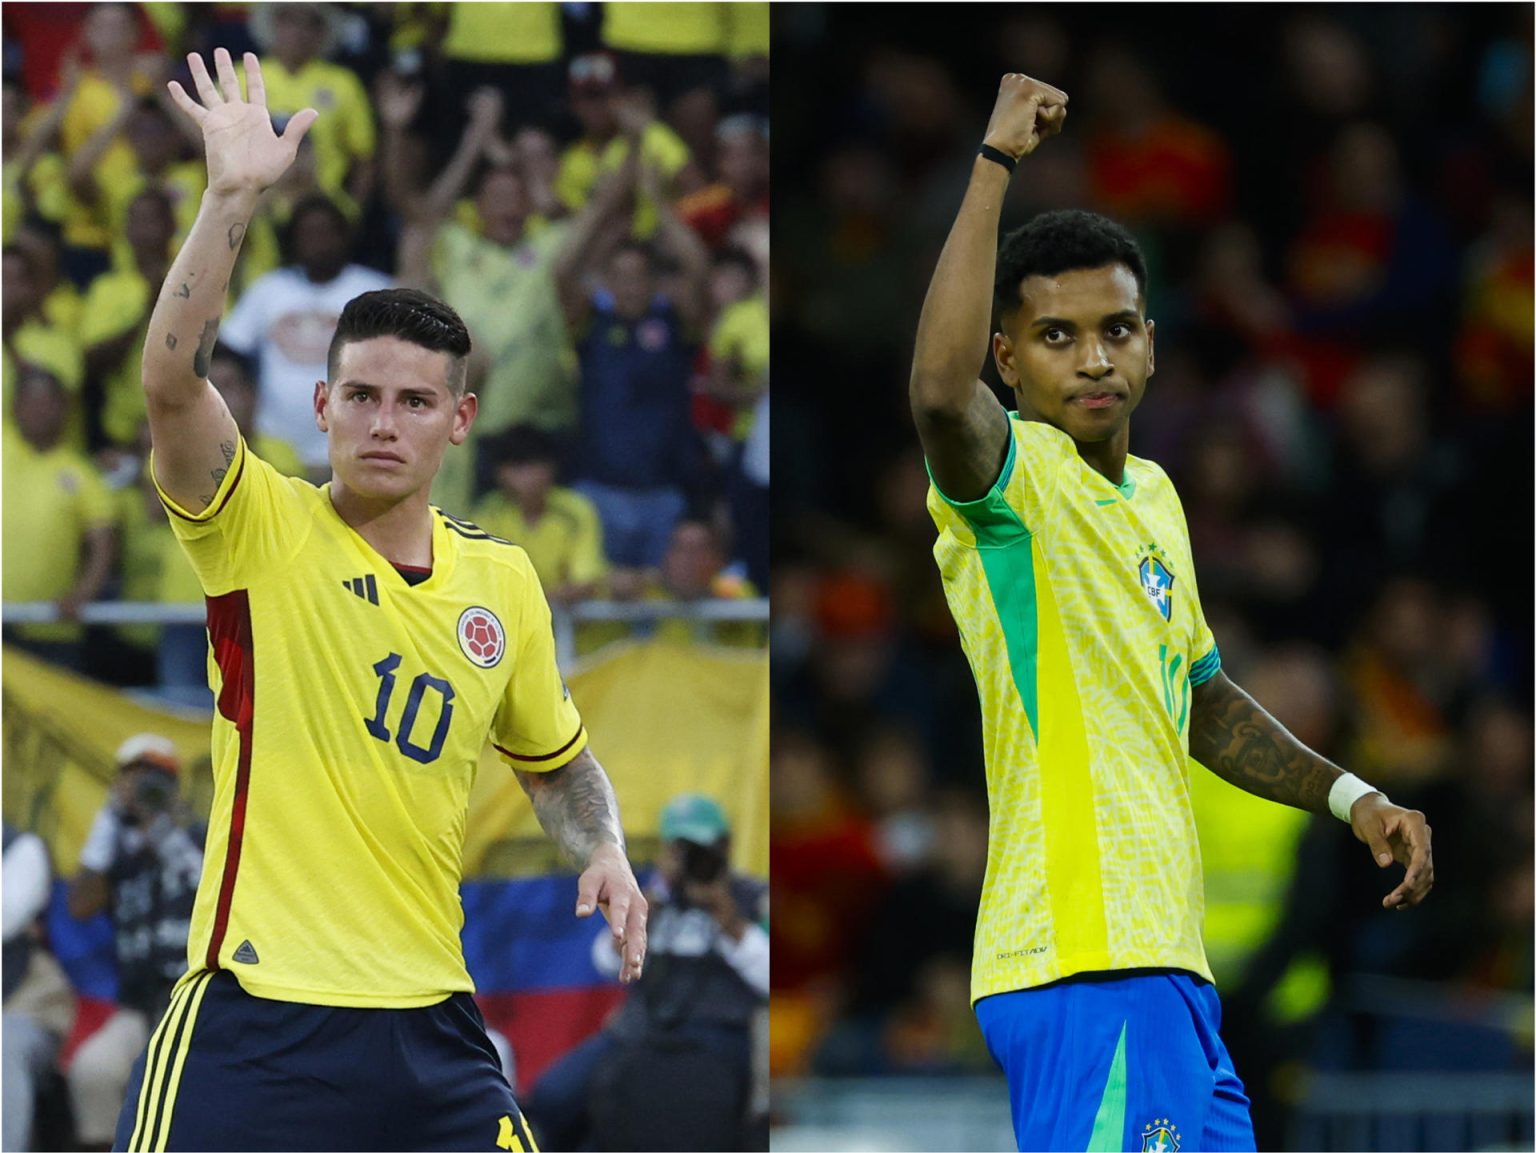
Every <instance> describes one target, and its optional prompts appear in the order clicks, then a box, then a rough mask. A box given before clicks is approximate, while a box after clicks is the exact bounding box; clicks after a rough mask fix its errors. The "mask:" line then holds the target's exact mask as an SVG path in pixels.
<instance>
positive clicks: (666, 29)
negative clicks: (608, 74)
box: [603, 2, 736, 156]
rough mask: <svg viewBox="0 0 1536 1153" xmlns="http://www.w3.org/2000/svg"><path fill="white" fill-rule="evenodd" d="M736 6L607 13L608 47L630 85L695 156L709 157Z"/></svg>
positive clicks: (663, 6)
mask: <svg viewBox="0 0 1536 1153" xmlns="http://www.w3.org/2000/svg"><path fill="white" fill-rule="evenodd" d="M735 7H736V5H733V4H720V3H704V4H690V3H671V2H664V3H660V4H658V5H656V6H649V5H648V6H646V7H638V6H636V5H633V4H612V5H605V6H604V8H603V44H604V45H605V46H606V47H607V48H610V49H612V50H613V51H614V52H615V53H617V55H618V60H619V67H620V69H621V70H622V71H623V74H624V77H625V80H626V82H627V83H629V84H630V85H633V86H635V87H638V88H644V89H647V90H649V91H650V92H651V93H652V94H653V97H654V99H655V101H656V107H657V110H658V111H659V112H661V113H662V114H663V115H664V116H665V117H666V119H667V121H668V123H670V124H671V125H672V126H673V127H674V128H676V129H677V133H678V135H679V136H681V137H682V138H683V140H684V141H685V142H686V143H687V145H688V147H689V149H690V151H692V152H693V154H694V155H695V156H708V155H709V154H710V151H711V140H710V133H711V130H712V129H713V127H714V121H715V118H716V117H717V116H718V114H719V94H720V92H721V91H722V90H723V89H724V87H725V85H726V82H727V77H728V75H729V67H728V65H727V64H726V62H725V59H724V53H725V52H726V51H727V43H728V40H729V37H730V26H731V25H730V21H731V11H730V10H731V9H733V8H735Z"/></svg>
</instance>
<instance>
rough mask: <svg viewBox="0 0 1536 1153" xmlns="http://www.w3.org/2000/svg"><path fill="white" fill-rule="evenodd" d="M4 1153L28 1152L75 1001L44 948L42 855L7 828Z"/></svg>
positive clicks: (47, 880)
mask: <svg viewBox="0 0 1536 1153" xmlns="http://www.w3.org/2000/svg"><path fill="white" fill-rule="evenodd" d="M0 876H3V877H4V879H5V894H4V908H3V913H4V918H5V958H4V964H3V966H0V969H3V972H4V974H5V1012H4V1027H3V1029H0V1033H3V1034H4V1038H5V1059H4V1082H5V1100H4V1109H3V1115H4V1148H5V1149H6V1150H7V1151H8V1153H9V1151H10V1150H13V1149H14V1150H16V1151H17V1153H21V1151H22V1150H26V1149H31V1148H33V1145H32V1140H33V1125H32V1122H33V1119H34V1116H35V1107H36V1103H37V1097H38V1093H39V1091H40V1090H41V1088H42V1086H43V1084H44V1083H45V1082H46V1081H47V1080H48V1078H49V1077H51V1076H56V1073H55V1068H56V1067H55V1065H54V1061H55V1058H56V1057H57V1056H58V1052H59V1047H60V1046H61V1045H62V1044H63V1043H64V1038H65V1037H66V1036H67V1035H68V1033H69V1030H70V1027H71V1026H72V1025H73V1023H74V1019H75V995H74V992H73V991H72V990H71V989H70V987H69V981H68V979H67V978H66V977H65V976H64V971H63V970H62V969H60V968H59V964H58V962H57V961H55V960H54V959H53V956H52V954H50V953H49V952H48V951H47V949H46V948H44V946H43V944H42V940H41V936H40V925H41V918H42V915H43V913H44V911H45V910H46V909H47V908H48V901H49V898H50V896H51V894H52V884H53V870H52V869H51V868H50V866H49V864H48V849H47V847H46V846H45V845H44V844H43V842H42V838H40V837H38V836H37V835H36V834H35V833H28V832H24V831H22V830H21V829H18V828H16V827H15V826H14V825H12V824H11V822H10V821H6V822H5V862H4V867H3V869H0Z"/></svg>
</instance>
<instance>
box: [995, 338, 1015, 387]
mask: <svg viewBox="0 0 1536 1153" xmlns="http://www.w3.org/2000/svg"><path fill="white" fill-rule="evenodd" d="M992 359H993V360H994V361H996V362H997V375H998V376H1000V377H1002V378H1003V383H1004V384H1006V385H1007V386H1008V387H1009V388H1018V387H1019V366H1018V362H1017V361H1016V360H1015V358H1014V351H1013V340H1012V338H1011V337H1010V336H1009V335H1008V334H1007V333H1006V332H994V333H993V334H992Z"/></svg>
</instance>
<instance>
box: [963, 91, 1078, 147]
mask: <svg viewBox="0 0 1536 1153" xmlns="http://www.w3.org/2000/svg"><path fill="white" fill-rule="evenodd" d="M1066 120H1067V94H1066V93H1065V92H1063V91H1062V90H1061V89H1060V88H1052V87H1051V86H1050V85H1049V84H1045V83H1042V82H1041V81H1039V80H1031V79H1030V78H1029V77H1028V76H1025V75H1023V74H1022V73H1019V72H1010V73H1008V75H1006V76H1004V77H1003V82H1002V83H1001V84H999V85H998V87H997V103H996V104H995V105H994V106H993V108H992V119H991V120H989V121H988V122H987V134H986V135H985V136H983V137H982V143H984V144H990V145H991V146H992V147H993V148H996V149H998V150H999V151H1002V152H1006V153H1007V154H1008V155H1009V156H1012V157H1013V158H1014V159H1015V160H1017V159H1019V158H1020V157H1024V156H1028V155H1029V154H1030V153H1031V152H1033V151H1034V150H1035V149H1036V148H1038V147H1039V146H1040V142H1041V141H1042V140H1044V139H1046V138H1047V137H1049V136H1055V135H1056V134H1057V133H1058V132H1060V131H1061V126H1062V125H1063V124H1065V123H1066Z"/></svg>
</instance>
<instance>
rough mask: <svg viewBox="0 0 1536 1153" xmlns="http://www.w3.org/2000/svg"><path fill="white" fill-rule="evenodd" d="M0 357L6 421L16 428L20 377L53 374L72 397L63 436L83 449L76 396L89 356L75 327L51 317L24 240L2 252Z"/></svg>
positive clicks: (69, 444)
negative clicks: (31, 369)
mask: <svg viewBox="0 0 1536 1153" xmlns="http://www.w3.org/2000/svg"><path fill="white" fill-rule="evenodd" d="M0 260H3V264H0V349H3V352H0V358H3V366H4V374H5V377H4V392H3V397H0V401H3V403H4V405H5V413H4V424H5V426H6V427H7V428H14V427H15V419H16V411H17V409H16V377H17V374H18V373H19V372H21V371H22V369H24V368H25V367H27V366H32V365H35V366H38V367H41V368H43V369H46V370H47V371H48V372H49V373H51V374H52V375H53V377H54V379H55V380H57V381H58V382H59V383H60V384H61V385H62V386H63V387H64V389H65V390H66V391H67V392H68V393H69V394H70V396H71V399H72V406H71V411H70V413H69V415H68V417H67V418H66V423H65V427H64V431H63V433H62V434H61V436H62V440H63V441H64V443H66V444H67V445H68V446H69V447H70V448H73V449H76V450H79V451H84V449H85V420H84V416H83V414H82V413H81V411H80V409H79V408H78V407H75V406H74V405H73V401H74V400H77V399H78V397H79V393H80V390H81V386H82V384H83V383H84V380H85V356H84V353H83V352H82V350H81V348H80V342H79V339H78V337H77V336H76V333H75V328H74V325H72V324H70V323H67V322H62V321H60V320H56V319H54V318H53V317H50V316H49V314H48V313H49V310H48V302H49V300H51V299H54V298H53V297H52V296H49V295H45V285H44V282H43V279H42V277H41V275H40V274H39V268H38V261H37V260H36V259H34V258H33V257H31V256H29V255H28V249H26V248H24V247H22V245H21V244H19V243H17V244H11V245H7V246H6V248H5V251H4V254H3V256H0Z"/></svg>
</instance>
